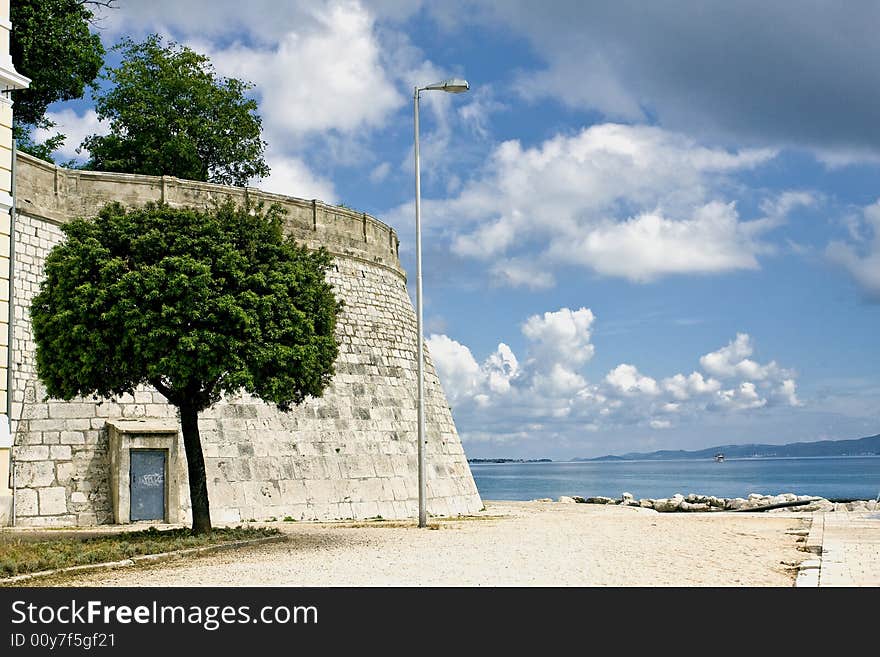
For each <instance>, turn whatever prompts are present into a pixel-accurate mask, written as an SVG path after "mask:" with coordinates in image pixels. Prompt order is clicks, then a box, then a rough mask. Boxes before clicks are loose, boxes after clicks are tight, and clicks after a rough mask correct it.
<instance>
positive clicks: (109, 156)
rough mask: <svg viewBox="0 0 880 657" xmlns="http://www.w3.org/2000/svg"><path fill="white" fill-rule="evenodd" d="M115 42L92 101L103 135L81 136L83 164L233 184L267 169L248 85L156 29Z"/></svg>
mask: <svg viewBox="0 0 880 657" xmlns="http://www.w3.org/2000/svg"><path fill="white" fill-rule="evenodd" d="M116 48H117V49H119V50H120V51H121V52H122V61H121V63H120V64H119V66H117V67H115V68H109V69H108V71H107V74H106V78H107V80H108V81H109V82H110V83H111V85H110V87H109V88H108V89H107V90H106V91H99V92H97V93H96V99H95V100H96V102H95V109H96V111H97V113H98V116H99V117H100V118H102V119H105V120H109V122H110V134H109V135H92V136H90V137H87V138H86V139H85V141H84V142H83V146H84V147H85V148H86V149H88V151H89V152H90V153H91V156H92V159H91V160H90V162H89V163H88V164H87V168H90V169H96V170H102V171H120V172H124V173H143V174H149V175H170V176H177V177H179V178H187V179H190V180H205V181H210V182H216V183H222V184H233V185H245V184H247V182H248V181H249V180H250V179H251V178H254V177H262V176H266V175H268V173H269V167H268V165H267V164H266V162H265V160H264V159H263V151H264V149H265V146H266V143H265V142H264V141H263V140H262V138H261V136H260V133H261V129H262V121H261V119H260V117H259V115H258V114H257V111H256V110H257V103H256V101H255V100H253V99H251V98H247V97H246V96H245V93H246V92H247V91H248V90H249V89H251V88H252V85H251V84H249V83H246V82H243V81H241V80H238V79H235V78H224V77H218V76H217V75H216V73H215V71H214V68H213V66H212V65H211V63H210V61H209V60H208V58H207V57H205V56H204V55H201V54H199V53H196V52H194V51H193V50H191V49H189V48H187V47H186V46H181V45H178V44H176V43H173V42H170V43H168V44H167V45H166V44H164V43H163V41H162V38H161V37H160V36H158V35H152V36H150V37H148V38H147V39H146V40H145V41H143V42H141V43H136V42H134V41H132V40H131V39H125V40H123V41H122V42H121V43H120V44H119V45H118V46H116Z"/></svg>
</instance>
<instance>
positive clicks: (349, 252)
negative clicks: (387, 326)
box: [16, 152, 405, 277]
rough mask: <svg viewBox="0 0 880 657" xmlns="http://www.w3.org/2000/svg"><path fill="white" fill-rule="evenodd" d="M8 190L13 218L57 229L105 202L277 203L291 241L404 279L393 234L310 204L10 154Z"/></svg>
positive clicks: (362, 218)
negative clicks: (12, 172) (19, 215)
mask: <svg viewBox="0 0 880 657" xmlns="http://www.w3.org/2000/svg"><path fill="white" fill-rule="evenodd" d="M16 186H17V187H16V210H17V211H18V212H23V213H25V214H28V215H31V216H34V217H40V218H42V219H47V220H49V221H52V222H54V223H57V224H62V223H66V222H67V221H70V220H71V219H73V218H75V217H87V216H93V215H95V214H97V212H98V210H99V209H100V208H101V207H103V206H104V205H106V204H107V203H110V202H112V201H119V202H120V203H122V204H123V205H125V206H137V205H143V204H145V203H147V202H149V201H154V202H163V203H167V204H168V205H170V206H173V207H183V206H187V207H208V206H209V205H210V204H212V203H215V202H218V203H219V202H222V201H225V200H227V199H230V198H231V199H233V200H235V201H237V202H241V203H244V202H251V203H254V202H260V201H263V202H265V203H266V204H272V203H277V204H278V205H280V206H281V207H283V208H284V209H285V210H286V211H287V216H286V219H285V226H286V230H287V232H288V233H289V234H291V235H293V236H294V238H295V239H296V240H297V241H298V242H300V243H303V244H305V245H306V246H309V247H311V248H318V247H321V246H323V247H325V248H326V249H327V250H328V251H330V252H331V253H333V254H334V255H338V256H346V257H351V258H356V259H358V260H363V261H366V262H369V263H371V264H375V265H381V266H385V267H387V268H389V269H391V270H393V271H395V272H397V273H398V274H399V275H401V276H404V277H405V273H404V271H403V269H402V268H401V266H400V259H399V257H398V249H399V246H400V240H399V239H398V238H397V234H396V233H395V232H394V229H393V228H391V227H390V226H388V225H386V224H384V223H382V222H381V221H379V220H378V219H376V218H375V217H372V216H370V215H368V214H366V213H363V212H356V211H354V210H351V209H349V208H343V207H339V206H335V205H327V204H326V203H323V202H322V201H318V200H305V199H301V198H296V197H293V196H284V195H282V194H273V193H270V192H264V191H262V190H259V189H256V188H254V187H232V186H228V185H215V184H213V183H205V182H197V181H193V180H181V179H179V178H175V177H173V176H145V175H140V174H130V173H109V172H104V171H83V170H79V169H65V168H64V167H59V166H56V165H54V164H52V163H50V162H45V161H44V160H40V159H38V158H36V157H33V156H31V155H28V154H26V153H22V152H18V154H17V162H16Z"/></svg>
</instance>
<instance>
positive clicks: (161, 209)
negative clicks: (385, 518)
mask: <svg viewBox="0 0 880 657" xmlns="http://www.w3.org/2000/svg"><path fill="white" fill-rule="evenodd" d="M281 215H282V211H281V210H280V209H279V208H277V207H274V206H273V207H272V208H270V209H269V210H268V211H266V212H263V210H262V208H256V209H248V208H239V207H236V206H235V205H233V204H232V203H231V202H229V203H226V204H224V205H221V206H220V207H218V208H217V209H216V210H215V211H204V212H202V211H196V210H189V209H175V208H171V207H168V206H166V205H153V204H150V205H147V206H146V207H144V208H140V209H131V210H128V211H126V210H125V209H124V208H123V207H122V206H120V205H119V204H110V205H108V206H106V207H105V208H103V209H102V210H101V211H100V213H99V214H98V216H97V217H96V218H94V219H77V220H75V221H72V222H70V223H68V224H66V225H65V226H64V227H63V231H64V234H65V236H66V239H65V241H64V242H62V243H60V244H59V245H57V246H56V247H54V248H53V249H52V251H51V253H50V254H49V256H48V258H47V260H46V277H45V279H44V281H43V283H42V284H41V288H40V292H39V294H38V295H37V296H36V297H35V298H34V300H33V304H32V307H31V318H32V325H33V331H34V337H35V340H36V343H37V351H36V361H37V373H38V375H39V377H40V379H41V381H42V382H43V383H44V384H45V386H46V389H47V391H48V394H49V395H50V396H51V397H55V398H60V399H66V400H69V399H72V398H74V397H77V396H87V395H100V396H102V397H113V396H117V395H120V394H124V393H131V392H133V390H134V388H135V387H136V386H138V385H141V384H150V385H152V386H153V387H155V388H156V389H157V390H158V391H159V392H161V393H162V394H163V395H164V396H165V397H166V398H167V399H168V401H169V402H170V403H172V404H174V405H175V406H177V407H178V409H179V410H180V416H181V426H182V432H183V440H184V446H185V448H186V454H187V464H188V468H189V483H190V498H191V502H192V508H193V529H194V531H196V532H202V531H209V530H210V515H209V507H208V496H207V486H206V482H205V470H204V460H203V456H202V449H201V442H200V438H199V432H198V413H199V412H200V411H202V410H204V409H206V408H208V407H209V406H211V405H212V404H213V403H215V402H216V401H218V400H219V399H220V396H221V395H222V394H223V393H235V392H239V391H241V390H245V391H247V392H249V393H251V394H253V395H256V396H258V397H260V398H261V399H263V400H266V401H269V402H273V403H275V404H277V405H278V406H279V407H280V408H281V409H283V410H285V409H288V408H290V407H291V405H294V404H298V403H300V402H302V401H303V400H304V399H305V397H306V396H308V395H311V396H320V395H321V394H322V393H323V391H324V389H325V387H326V386H327V385H328V384H329V382H330V379H331V377H332V374H333V363H334V361H335V360H336V356H337V353H338V345H337V342H336V339H335V335H334V328H335V324H336V316H337V313H338V311H339V309H340V307H341V305H340V303H339V302H338V301H337V300H336V298H335V296H334V294H333V291H332V288H331V286H330V284H329V283H328V282H327V281H326V279H325V273H326V270H327V268H328V267H329V266H330V263H331V257H330V255H329V254H328V253H327V252H326V251H324V250H323V249H322V250H320V251H311V250H308V249H306V248H305V247H300V246H297V245H296V244H294V243H293V242H292V241H291V239H290V238H285V237H284V236H283V234H282V227H281Z"/></svg>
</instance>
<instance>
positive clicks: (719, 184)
mask: <svg viewBox="0 0 880 657" xmlns="http://www.w3.org/2000/svg"><path fill="white" fill-rule="evenodd" d="M773 157H775V152H774V151H769V150H742V151H738V152H729V151H726V150H724V149H717V148H708V147H705V146H702V145H700V144H698V143H696V142H695V141H693V140H691V139H689V138H687V137H685V136H683V135H680V134H676V133H671V132H668V131H665V130H663V129H661V128H656V127H651V126H632V125H618V124H601V125H594V126H591V127H589V128H585V129H583V130H582V131H580V132H579V133H577V134H574V135H557V136H556V137H553V138H551V139H548V140H547V141H545V142H543V143H541V144H538V145H537V146H534V147H528V148H526V147H524V146H523V145H522V144H521V143H520V142H518V141H508V142H504V143H502V144H500V145H499V146H498V147H497V148H496V149H495V150H494V152H493V153H492V155H491V156H490V157H489V159H488V161H487V163H486V165H485V167H484V170H483V173H482V175H479V176H477V177H475V178H474V179H472V180H470V181H469V182H467V183H465V185H464V187H463V188H462V190H461V192H460V193H459V194H458V196H457V197H455V198H453V199H451V200H449V201H427V202H426V207H427V208H429V210H428V211H426V215H428V214H430V216H431V217H432V223H433V225H435V226H441V225H442V226H443V230H444V234H451V241H452V250H453V251H454V252H455V253H457V254H458V255H461V256H465V257H470V258H477V259H483V260H492V261H496V262H497V261H498V260H499V259H501V260H506V261H508V262H519V261H523V260H527V261H529V262H530V263H533V264H532V266H533V268H538V267H541V268H543V270H544V271H548V272H552V270H553V268H554V267H556V266H560V265H572V264H573V265H577V266H581V267H585V268H588V269H592V270H594V271H596V272H598V273H600V274H604V275H609V276H621V277H624V278H628V279H630V280H633V281H649V280H652V279H654V278H656V277H659V276H663V275H668V274H682V273H715V272H723V271H732V270H739V269H754V268H756V267H758V266H759V263H758V259H757V256H759V255H761V254H763V253H766V252H768V251H769V247H768V246H767V245H766V244H764V243H762V242H761V240H760V238H761V236H762V235H763V234H764V233H766V232H767V231H768V230H770V229H772V228H773V227H774V226H775V225H777V224H778V222H776V223H774V222H771V221H768V220H766V218H761V219H758V220H755V221H743V220H742V219H741V218H740V217H739V214H738V212H737V210H736V206H735V204H734V203H731V202H727V201H723V200H720V199H719V198H718V197H720V196H721V195H722V190H723V189H724V188H725V187H726V186H728V182H729V181H728V177H729V176H730V175H731V174H733V173H736V172H740V171H744V170H749V169H753V168H755V167H757V166H760V165H762V164H764V163H766V162H768V161H769V160H770V159H772V158H773ZM790 203H791V204H793V201H791V202H790ZM492 267H493V268H494V269H493V277H494V280H495V281H496V282H508V283H509V284H511V285H519V284H521V281H522V277H518V276H515V275H509V276H507V277H506V278H505V277H504V276H498V274H497V270H498V268H499V267H498V265H494V264H493V265H492ZM502 271H504V270H503V269H502Z"/></svg>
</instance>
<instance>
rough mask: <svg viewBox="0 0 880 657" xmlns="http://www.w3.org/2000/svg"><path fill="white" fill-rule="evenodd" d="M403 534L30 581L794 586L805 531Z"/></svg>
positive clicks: (347, 537)
mask: <svg viewBox="0 0 880 657" xmlns="http://www.w3.org/2000/svg"><path fill="white" fill-rule="evenodd" d="M432 524H434V525H435V526H436V527H437V529H427V530H418V529H417V528H415V526H414V525H412V524H403V523H391V522H370V523H332V524H329V523H276V526H278V527H280V528H281V529H282V531H283V532H284V533H285V534H286V536H287V538H286V540H284V541H282V542H278V543H269V544H265V545H261V546H256V547H252V548H247V549H242V550H237V551H231V552H219V553H216V554H212V555H210V556H205V557H200V558H198V559H192V558H190V559H178V560H174V561H170V562H165V563H162V564H156V565H151V566H146V567H141V566H138V567H133V568H126V569H121V570H114V571H99V572H93V573H89V574H83V575H78V576H75V577H65V578H63V579H62V578H56V579H54V580H45V579H44V580H38V581H35V582H33V584H35V585H47V584H55V585H59V584H60V585H77V586H237V585H238V586H245V585H251V586H410V585H415V586H457V585H460V586H792V585H793V583H794V579H795V574H796V571H795V567H796V565H797V564H798V563H799V562H801V561H804V560H805V559H806V558H807V557H808V556H809V555H807V554H806V553H805V552H802V551H800V550H798V549H797V546H798V543H797V538H798V537H797V536H796V535H792V534H787V533H786V532H787V531H789V530H796V529H803V528H804V527H807V526H808V521H806V520H804V519H803V518H801V517H799V516H797V515H793V514H742V513H713V514H707V513H690V514H687V513H668V514H661V513H656V512H654V511H650V510H646V509H639V508H634V507H612V506H601V505H590V504H560V503H539V502H487V503H486V511H485V512H483V513H482V514H481V515H480V516H479V517H475V518H467V519H457V520H441V521H437V522H434V523H432Z"/></svg>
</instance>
